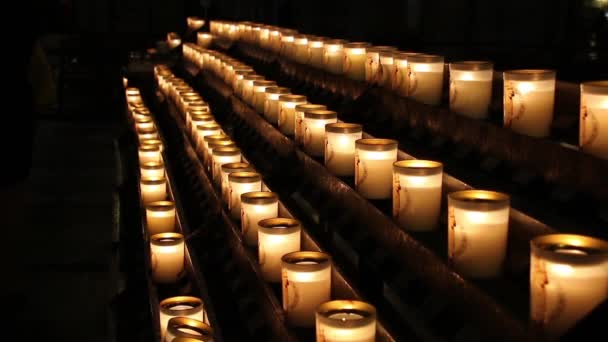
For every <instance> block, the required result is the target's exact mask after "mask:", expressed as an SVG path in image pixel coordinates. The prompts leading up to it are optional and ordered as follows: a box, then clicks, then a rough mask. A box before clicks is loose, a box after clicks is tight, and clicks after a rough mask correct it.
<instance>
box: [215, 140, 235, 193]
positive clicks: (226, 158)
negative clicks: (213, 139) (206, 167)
mask: <svg viewBox="0 0 608 342" xmlns="http://www.w3.org/2000/svg"><path fill="white" fill-rule="evenodd" d="M240 161H241V150H240V149H239V148H237V147H217V148H214V149H213V168H212V170H213V172H212V177H213V183H214V184H215V186H216V187H218V188H219V187H220V186H221V182H222V175H221V172H222V165H224V164H228V163H238V162H240Z"/></svg>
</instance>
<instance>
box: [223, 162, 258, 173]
mask: <svg viewBox="0 0 608 342" xmlns="http://www.w3.org/2000/svg"><path fill="white" fill-rule="evenodd" d="M221 167H222V171H223V172H226V173H233V172H252V171H254V169H253V166H251V164H248V163H243V162H237V163H226V164H222V166H221Z"/></svg>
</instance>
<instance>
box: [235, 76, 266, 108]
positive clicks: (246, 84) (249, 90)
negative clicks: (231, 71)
mask: <svg viewBox="0 0 608 342" xmlns="http://www.w3.org/2000/svg"><path fill="white" fill-rule="evenodd" d="M262 80H264V77H263V76H260V75H246V76H245V77H243V82H242V83H243V87H242V90H241V91H242V94H241V99H242V100H243V101H245V102H246V103H247V104H249V105H252V104H253V82H254V81H262Z"/></svg>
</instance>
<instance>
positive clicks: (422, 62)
mask: <svg viewBox="0 0 608 342" xmlns="http://www.w3.org/2000/svg"><path fill="white" fill-rule="evenodd" d="M407 63H408V68H409V70H410V72H409V75H408V86H409V87H408V91H407V94H408V96H409V97H410V98H411V99H414V100H416V101H419V102H422V103H426V104H428V105H433V106H436V105H439V104H440V103H441V95H442V93H443V69H444V63H443V56H436V55H425V54H416V55H412V56H410V57H409V58H408V62H407Z"/></svg>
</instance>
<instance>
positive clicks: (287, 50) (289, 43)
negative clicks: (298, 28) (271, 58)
mask: <svg viewBox="0 0 608 342" xmlns="http://www.w3.org/2000/svg"><path fill="white" fill-rule="evenodd" d="M294 40H295V35H294V34H293V33H287V32H282V33H281V50H280V53H279V54H280V56H281V57H283V58H289V57H290V56H291V50H292V48H293V42H294Z"/></svg>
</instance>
